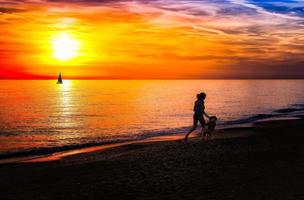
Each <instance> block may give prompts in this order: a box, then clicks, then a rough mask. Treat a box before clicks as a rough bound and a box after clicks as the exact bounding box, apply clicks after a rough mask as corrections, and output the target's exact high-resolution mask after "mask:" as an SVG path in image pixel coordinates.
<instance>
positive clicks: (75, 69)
mask: <svg viewBox="0 0 304 200" xmlns="http://www.w3.org/2000/svg"><path fill="white" fill-rule="evenodd" d="M253 2H255V1H253ZM275 2H276V4H273V5H272V7H269V5H268V4H267V6H265V5H264V4H257V3H248V2H247V1H241V0H239V1H238V0H231V1H224V0H223V2H221V1H212V0H207V1H190V0H185V1H169V0H164V1H148V0H146V1H140V0H137V1H111V0H108V1H97V0H77V1H73V0H70V1H60V0H22V1H17V0H11V1H9V0H0V5H1V7H0V70H1V72H0V73H1V74H0V78H2V79H7V78H53V77H54V76H56V75H57V74H58V73H59V72H62V74H63V76H64V77H65V78H111V79H112V78H113V79H133V78H134V79H146V78H147V79H157V78H169V79H171V78H172V79H174V78H181V79H188V78H189V79H196V78H303V77H304V69H303V67H302V64H303V58H302V57H303V56H302V55H303V49H304V48H303V47H304V45H303V41H304V36H303V35H304V34H303V30H304V29H303V18H302V16H303V15H302V13H297V12H295V11H294V10H293V12H291V11H292V10H291V8H292V9H295V8H297V7H301V6H303V5H302V4H301V2H297V1H294V2H293V3H284V1H275ZM280 3H281V4H280ZM278 5H279V6H280V8H281V7H282V6H285V7H287V8H289V10H291V11H290V12H289V10H287V11H285V12H282V11H281V10H282V9H276V6H278ZM62 35H67V37H68V38H69V39H60V38H61V37H62ZM64 38H65V37H64ZM66 40H67V41H66ZM54 43H55V44H56V45H57V46H58V45H59V47H54ZM73 45H75V46H76V47H75V48H73V47H66V46H73ZM65 54H67V55H65ZM66 57H68V58H66ZM62 58H63V59H62Z"/></svg>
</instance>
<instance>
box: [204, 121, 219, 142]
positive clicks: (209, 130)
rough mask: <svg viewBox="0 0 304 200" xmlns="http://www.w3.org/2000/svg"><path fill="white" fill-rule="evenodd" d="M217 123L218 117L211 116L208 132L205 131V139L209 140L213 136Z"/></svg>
mask: <svg viewBox="0 0 304 200" xmlns="http://www.w3.org/2000/svg"><path fill="white" fill-rule="evenodd" d="M216 121H217V117H216V116H211V117H210V118H209V121H208V123H207V130H206V131H204V138H205V137H207V138H209V137H211V136H212V132H213V131H214V130H215V126H216Z"/></svg>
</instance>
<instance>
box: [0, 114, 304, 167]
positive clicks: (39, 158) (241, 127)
mask: <svg viewBox="0 0 304 200" xmlns="http://www.w3.org/2000/svg"><path fill="white" fill-rule="evenodd" d="M302 117H303V116H291V117H288V116H283V117H274V118H269V119H261V120H258V121H256V122H254V123H244V124H238V125H236V124H233V125H228V126H226V127H223V128H220V129H216V130H215V132H214V133H213V137H212V139H211V140H214V139H227V138H234V137H236V138H238V137H248V136H250V135H252V134H254V133H253V131H252V127H254V126H255V125H256V124H258V123H264V122H268V123H273V122H277V121H293V120H300V119H301V118H302ZM199 130H200V127H199V128H198V129H197V130H196V131H194V132H193V133H192V134H191V135H190V137H189V138H197V137H198V136H199ZM227 132H242V133H241V134H237V133H233V134H231V133H230V134H227ZM184 137H185V133H178V134H172V135H161V136H152V137H147V138H144V139H139V140H128V141H122V142H115V143H107V144H97V145H92V146H87V147H79V148H72V149H68V150H61V151H60V150H59V151H54V152H52V153H46V154H37V155H27V156H13V157H9V158H4V159H0V166H1V165H7V164H18V163H41V162H52V161H59V160H61V159H63V158H65V157H69V156H73V155H78V154H88V153H92V152H98V151H104V150H108V149H113V148H119V147H123V146H126V145H136V144H147V143H151V142H169V141H177V140H182V141H183V139H184Z"/></svg>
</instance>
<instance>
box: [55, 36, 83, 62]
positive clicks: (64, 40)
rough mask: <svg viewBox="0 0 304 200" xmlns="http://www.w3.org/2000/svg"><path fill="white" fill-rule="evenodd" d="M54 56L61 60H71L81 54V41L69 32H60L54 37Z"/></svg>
mask: <svg viewBox="0 0 304 200" xmlns="http://www.w3.org/2000/svg"><path fill="white" fill-rule="evenodd" d="M52 46H53V56H54V58H56V59H59V60H70V59H72V58H74V57H76V56H78V55H79V48H80V44H79V41H77V40H76V39H75V37H73V35H71V34H69V33H60V34H57V35H55V36H54V37H53V39H52Z"/></svg>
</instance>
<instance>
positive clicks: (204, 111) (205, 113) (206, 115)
mask: <svg viewBox="0 0 304 200" xmlns="http://www.w3.org/2000/svg"><path fill="white" fill-rule="evenodd" d="M204 115H205V116H206V117H207V118H210V116H209V115H207V113H206V112H205V110H204Z"/></svg>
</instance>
